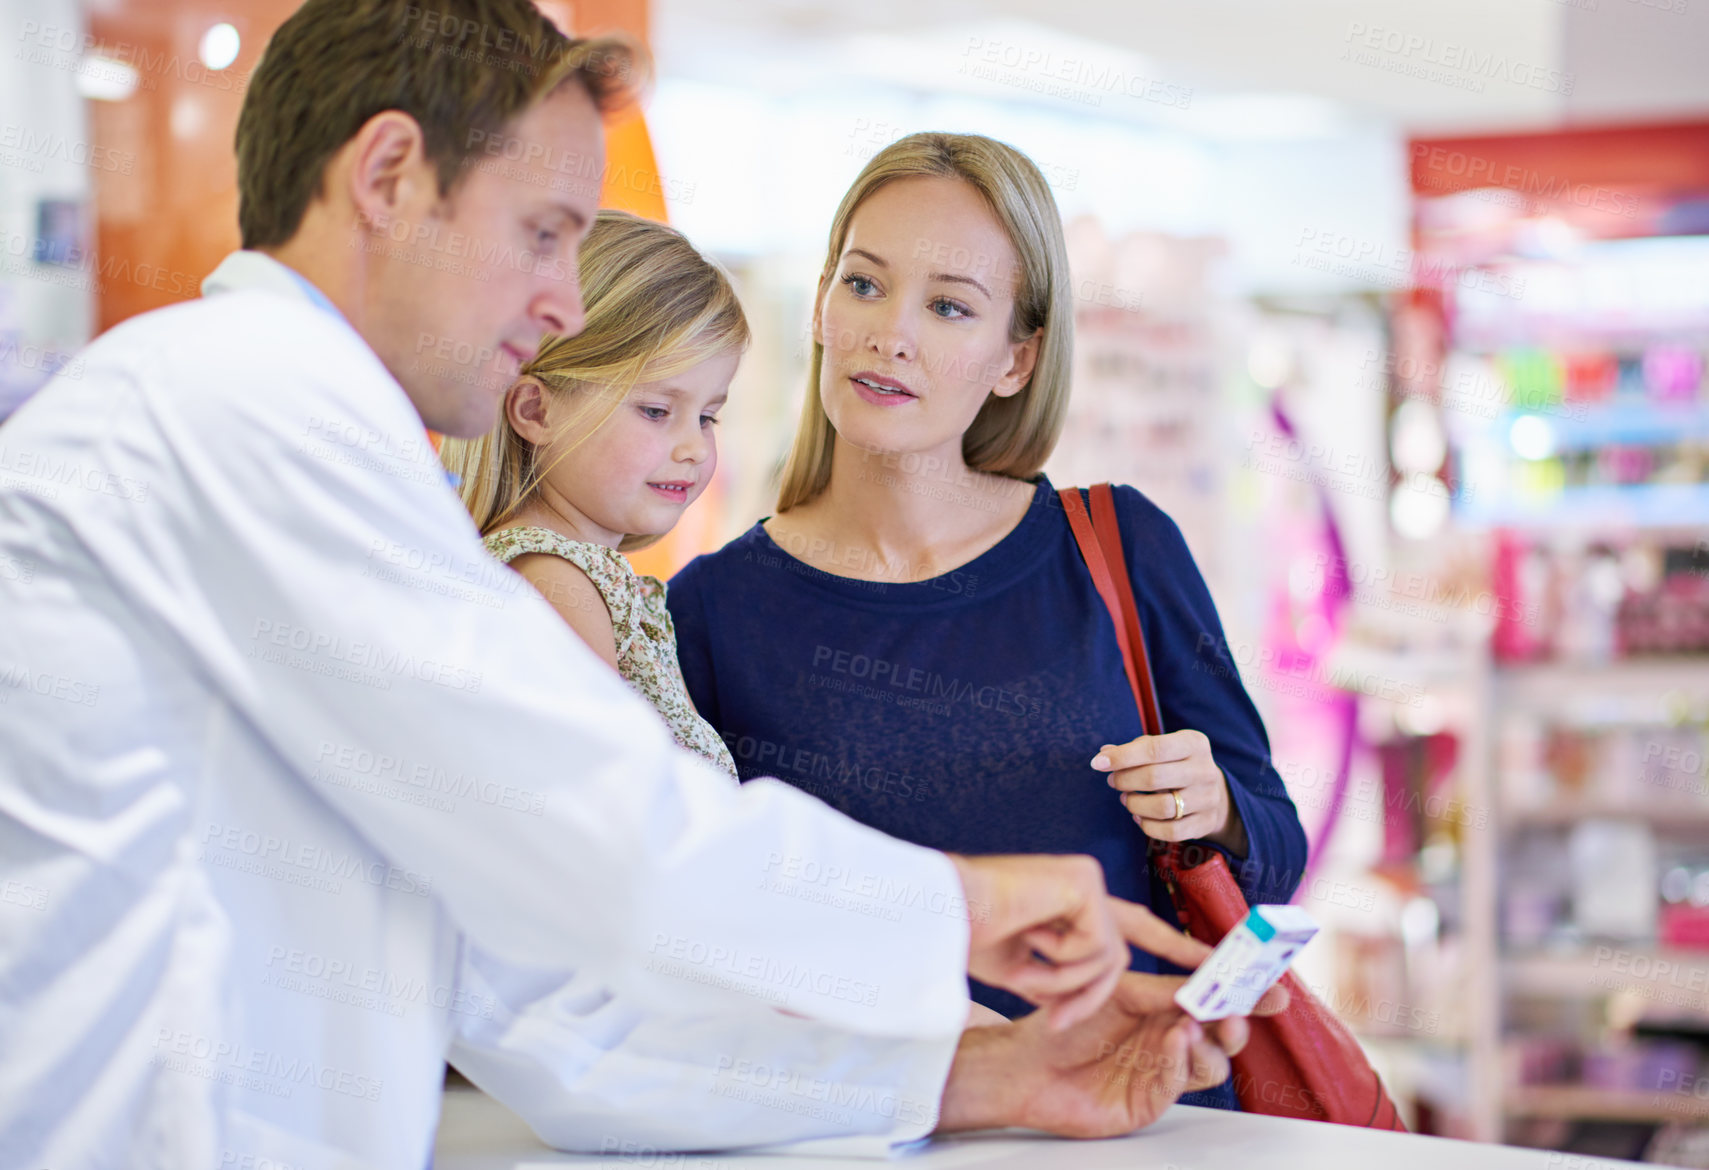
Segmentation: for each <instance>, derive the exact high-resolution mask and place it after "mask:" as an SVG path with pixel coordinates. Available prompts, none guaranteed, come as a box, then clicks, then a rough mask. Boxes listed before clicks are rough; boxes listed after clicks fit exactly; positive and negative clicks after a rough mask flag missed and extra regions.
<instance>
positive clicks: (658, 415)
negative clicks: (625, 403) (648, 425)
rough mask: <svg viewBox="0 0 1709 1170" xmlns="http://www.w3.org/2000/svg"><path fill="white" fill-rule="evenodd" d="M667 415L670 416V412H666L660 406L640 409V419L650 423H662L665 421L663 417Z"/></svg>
mask: <svg viewBox="0 0 1709 1170" xmlns="http://www.w3.org/2000/svg"><path fill="white" fill-rule="evenodd" d="M668 414H670V411H669V410H666V409H665V408H664V407H662V406H643V407H641V417H642V418H644V419H647V420H649V421H651V422H663V421H664V420H665V416H666V415H668Z"/></svg>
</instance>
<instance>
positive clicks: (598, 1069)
mask: <svg viewBox="0 0 1709 1170" xmlns="http://www.w3.org/2000/svg"><path fill="white" fill-rule="evenodd" d="M453 1010H454V1018H455V1019H456V1021H457V1031H456V1035H455V1037H454V1039H453V1042H452V1046H451V1050H450V1053H449V1057H450V1061H451V1063H452V1064H453V1065H455V1066H456V1068H457V1069H458V1070H459V1071H460V1072H462V1073H463V1074H464V1075H465V1076H467V1077H468V1078H469V1079H470V1080H471V1081H473V1082H474V1083H475V1084H476V1085H478V1086H480V1087H481V1088H482V1089H484V1090H485V1091H486V1092H487V1093H489V1094H490V1095H492V1096H493V1097H495V1098H497V1099H498V1100H499V1101H501V1102H503V1103H504V1104H505V1105H507V1106H509V1107H510V1108H511V1109H512V1110H513V1111H515V1112H516V1113H517V1114H518V1115H519V1116H520V1117H522V1119H523V1120H524V1121H526V1122H527V1123H528V1124H529V1126H530V1127H531V1128H532V1129H533V1130H534V1132H535V1133H536V1134H537V1135H539V1137H540V1140H541V1141H544V1142H545V1143H547V1144H548V1145H551V1146H555V1147H557V1148H558V1149H561V1150H573V1151H580V1152H588V1153H602V1154H607V1155H616V1156H620V1157H629V1158H635V1157H646V1156H648V1155H650V1154H654V1153H658V1152H661V1151H674V1150H728V1149H742V1148H749V1147H756V1146H777V1145H780V1144H785V1143H787V1144H789V1145H790V1146H791V1151H790V1152H795V1153H808V1152H811V1153H815V1154H832V1155H841V1156H854V1157H863V1156H864V1157H885V1156H887V1155H889V1154H890V1153H891V1152H892V1151H893V1149H894V1148H895V1147H896V1146H897V1145H899V1144H903V1143H906V1142H910V1141H914V1140H917V1139H918V1138H921V1137H924V1136H925V1135H927V1134H929V1133H930V1132H931V1131H932V1130H933V1129H934V1128H935V1127H936V1124H937V1114H938V1104H939V1102H940V1101H941V1099H942V1096H943V1086H944V1082H945V1080H946V1078H947V1077H948V1075H949V1067H950V1064H951V1062H952V1061H953V1059H954V1057H955V1052H956V1046H957V1043H958V1040H959V1036H954V1035H952V1036H942V1037H933V1038H928V1039H921V1040H914V1039H902V1038H896V1037H877V1036H861V1035H851V1034H849V1033H847V1032H843V1031H840V1030H838V1029H835V1028H832V1027H829V1026H827V1025H825V1024H823V1023H820V1022H818V1021H814V1020H807V1019H800V1018H795V1017H789V1016H784V1015H780V1014H778V1013H770V1014H768V1015H767V1016H765V1017H761V1018H755V1019H749V1020H746V1021H736V1020H733V1019H732V1018H730V1017H728V1016H716V1015H687V1016H673V1017H667V1016H661V1015H649V1014H648V1013H646V1012H644V1011H641V1010H638V1009H637V1008H636V1006H635V1005H634V1004H632V1003H629V1002H626V1000H625V999H624V998H623V997H621V996H613V995H611V994H610V993H609V992H607V991H606V990H605V989H604V988H602V987H600V986H598V985H597V984H596V983H594V982H593V981H592V980H589V979H586V978H580V977H576V976H573V975H571V976H566V975H563V974H556V973H551V972H543V971H539V970H537V969H526V968H521V967H517V966H515V965H513V964H507V963H504V962H502V961H499V960H497V959H496V958H495V957H494V956H492V955H489V954H483V953H482V952H480V951H479V950H478V949H477V948H470V949H468V950H466V951H465V953H464V961H463V963H462V969H461V972H460V974H459V997H458V1003H457V1004H455V1005H454V1007H453Z"/></svg>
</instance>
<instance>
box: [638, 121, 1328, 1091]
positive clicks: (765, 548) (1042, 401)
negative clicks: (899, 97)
mask: <svg viewBox="0 0 1709 1170" xmlns="http://www.w3.org/2000/svg"><path fill="white" fill-rule="evenodd" d="M1069 288H1070V284H1069V273H1068V265H1067V258H1066V251H1065V248H1064V245H1063V238H1062V227H1061V222H1060V219H1059V217H1058V215H1057V211H1056V206H1055V203H1054V201H1053V200H1052V198H1051V195H1050V191H1049V188H1048V187H1047V186H1046V185H1045V182H1044V179H1043V178H1042V177H1041V176H1040V174H1039V172H1038V170H1037V168H1036V167H1035V166H1034V165H1033V164H1032V163H1031V161H1030V160H1028V159H1027V158H1026V157H1025V156H1024V155H1022V154H1020V153H1019V152H1017V151H1015V150H1014V149H1012V148H1010V147H1008V146H1005V145H1003V144H1002V143H999V142H995V141H992V140H991V139H988V138H981V137H976V136H971V135H956V134H916V135H913V136H911V137H908V138H903V139H901V140H899V141H898V142H896V143H894V144H892V145H891V146H889V147H887V148H886V149H885V150H883V151H881V152H880V153H879V154H878V155H877V156H875V157H874V158H873V159H872V161H871V162H870V163H869V164H868V165H867V166H866V168H865V169H864V170H863V171H862V172H861V174H860V175H859V177H857V178H856V180H855V182H854V186H853V187H852V188H851V189H850V190H849V192H848V194H847V195H846V196H844V198H843V201H842V204H841V205H840V206H839V207H838V209H837V212H836V217H835V219H834V220H833V221H832V225H831V234H830V246H829V249H828V252H827V254H826V259H825V266H824V269H823V271H822V273H821V276H820V279H819V285H818V292H817V297H816V300H815V302H814V306H813V335H814V345H813V353H812V359H811V362H810V365H809V371H808V385H807V394H806V400H805V402H804V404H803V406H802V414H801V423H800V427H799V429H798V431H797V433H796V438H795V443H794V447H793V449H792V451H791V452H790V457H789V462H788V464H787V466H786V468H785V470H784V474H783V484H782V491H781V492H780V495H779V499H778V503H777V514H776V515H775V516H772V517H770V518H768V519H766V520H764V521H762V522H761V523H759V524H756V525H755V526H754V527H753V528H752V529H750V530H749V531H748V532H747V533H746V534H745V535H743V536H741V537H739V538H737V539H736V540H735V541H733V542H731V543H730V544H729V545H727V546H726V547H725V548H723V549H722V550H720V551H719V552H716V553H712V554H709V555H707V556H703V557H700V558H698V559H696V560H695V561H694V562H693V563H691V564H690V565H689V566H688V567H687V568H685V569H684V570H683V571H682V572H681V573H680V574H679V575H678V576H677V577H676V578H675V579H674V580H673V582H672V584H671V592H670V609H671V612H672V614H673V616H674V617H675V618H676V628H677V633H678V652H679V655H680V656H681V659H682V664H683V670H684V674H685V676H686V678H687V683H688V689H689V693H690V695H691V696H692V697H693V699H694V702H695V704H696V706H697V707H698V709H699V710H700V712H701V713H702V714H703V715H704V716H705V717H706V718H707V719H708V720H709V721H710V722H711V723H712V724H713V726H715V727H717V728H718V730H719V732H720V733H721V735H722V736H723V739H724V741H725V743H726V744H727V745H728V746H729V747H730V748H731V749H732V751H733V752H734V754H735V757H736V762H737V766H738V770H739V773H740V775H741V777H742V778H743V779H748V778H751V777H753V776H756V775H760V774H769V775H775V776H777V777H779V778H781V779H783V780H786V781H789V782H791V783H793V784H796V785H797V786H799V787H801V788H803V789H805V790H807V791H809V792H811V793H812V794H814V795H816V796H818V797H820V798H821V799H823V800H825V801H826V802H827V803H829V804H831V805H832V806H834V807H836V808H838V809H840V810H842V811H843V812H846V813H848V814H849V815H851V816H853V817H854V818H856V819H857V820H861V821H864V822H865V823H867V824H869V825H872V826H874V827H876V828H879V829H882V830H883V831H884V832H886V833H889V834H891V835H893V836H897V837H902V838H904V839H907V840H912V841H916V842H919V843H921V844H925V845H929V846H932V847H934V848H939V849H947V850H954V851H957V852H965V853H972V854H981V853H1016V852H1026V853H1031V852H1042V853H1089V854H1091V855H1093V856H1095V857H1097V858H1098V859H1099V861H1100V862H1101V863H1102V864H1103V867H1104V875H1105V880H1106V882H1107V883H1108V885H1109V889H1110V891H1111V893H1113V894H1115V895H1117V896H1119V897H1122V898H1126V899H1129V900H1131V901H1135V902H1138V903H1140V904H1142V905H1147V906H1150V907H1151V908H1152V909H1153V910H1154V911H1155V912H1156V913H1158V914H1159V915H1162V916H1164V917H1165V918H1166V919H1168V920H1170V921H1174V910H1173V907H1172V905H1171V902H1170V898H1169V895H1168V893H1167V892H1166V891H1165V890H1164V889H1162V888H1161V883H1160V882H1157V881H1154V880H1153V877H1152V874H1151V870H1150V868H1149V863H1148V844H1149V839H1157V840H1163V841H1177V840H1196V841H1203V842H1206V843H1208V844H1209V845H1211V846H1212V847H1214V848H1218V849H1221V850H1224V851H1225V852H1227V853H1228V854H1229V856H1230V859H1231V862H1232V863H1233V864H1232V868H1233V869H1234V871H1235V873H1236V875H1237V877H1239V878H1240V880H1241V884H1242V886H1243V888H1244V890H1245V893H1246V895H1247V897H1248V899H1249V900H1250V901H1252V902H1275V901H1284V902H1285V901H1287V900H1288V899H1289V897H1290V896H1291V895H1292V893H1293V889H1294V887H1295V886H1296V885H1297V884H1298V881H1299V878H1300V871H1301V869H1302V868H1303V866H1304V863H1305V853H1306V850H1305V837H1304V833H1303V832H1302V830H1301V828H1300V823H1299V818H1298V816H1297V814H1296V813H1295V810H1294V807H1293V804H1292V802H1291V801H1290V800H1289V799H1288V796H1287V793H1286V791H1285V790H1284V788H1283V786H1282V783H1281V780H1280V778H1279V777H1278V775H1277V773H1276V771H1275V769H1274V768H1273V767H1272V765H1271V762H1270V756H1269V744H1268V739H1267V737H1266V735H1265V731H1264V727H1263V724H1262V722H1261V721H1260V719H1259V717H1258V714H1257V711H1256V710H1255V709H1254V707H1253V705H1252V703H1251V701H1250V699H1249V698H1248V696H1247V695H1246V693H1245V691H1244V690H1243V688H1242V686H1241V683H1240V680H1239V675H1238V674H1237V673H1236V672H1235V671H1233V670H1232V669H1230V668H1229V663H1228V662H1227V658H1226V651H1225V648H1224V642H1223V636H1222V628H1221V624H1220V622H1219V620H1218V617H1217V613H1216V608H1215V606H1214V605H1213V604H1212V601H1211V598H1210V595H1209V593H1208V592H1207V590H1206V588H1205V585H1204V581H1203V579H1202V577H1201V576H1200V574H1199V571H1198V569H1197V567H1196V566H1195V565H1194V563H1193V559H1192V555H1191V554H1190V553H1189V552H1188V550H1187V547H1186V545H1185V543H1184V542H1183V541H1182V539H1181V535H1180V532H1179V531H1178V530H1177V528H1176V527H1175V525H1174V523H1173V522H1172V521H1170V519H1169V518H1168V517H1167V516H1165V515H1164V514H1163V513H1162V512H1161V511H1159V510H1158V509H1157V508H1156V507H1155V506H1154V505H1153V504H1151V503H1150V502H1149V501H1148V500H1146V499H1145V497H1143V496H1142V495H1141V494H1140V493H1139V492H1137V491H1135V490H1134V489H1132V488H1118V489H1117V492H1116V499H1117V508H1118V516H1119V520H1120V523H1121V528H1122V533H1123V536H1124V540H1125V545H1126V547H1127V549H1128V550H1129V553H1130V562H1131V563H1130V565H1129V572H1130V574H1131V576H1132V579H1133V581H1134V584H1135V589H1136V592H1137V595H1138V601H1139V606H1140V611H1141V616H1142V620H1143V622H1144V624H1145V633H1146V638H1147V641H1148V643H1149V645H1150V648H1151V655H1152V665H1153V669H1154V673H1155V677H1156V682H1157V688H1158V693H1159V696H1160V699H1161V702H1162V709H1163V716H1164V721H1165V724H1166V725H1167V726H1168V727H1171V728H1177V729H1180V730H1176V731H1174V732H1172V733H1171V734H1168V735H1162V736H1155V737H1143V736H1141V735H1140V726H1139V721H1138V716H1137V714H1136V712H1135V709H1134V703H1133V699H1132V697H1131V691H1130V689H1129V686H1128V682H1127V679H1126V676H1125V675H1124V673H1123V668H1122V658H1121V653H1120V650H1119V647H1118V644H1117V641H1116V635H1115V630H1114V627H1113V625H1112V624H1111V622H1110V619H1109V617H1108V615H1107V613H1106V611H1105V609H1104V606H1103V605H1102V603H1101V602H1100V601H1099V599H1098V597H1097V595H1096V593H1095V592H1094V588H1093V585H1092V581H1091V578H1090V576H1089V574H1088V572H1087V570H1086V567H1085V565H1084V563H1083V561H1082V559H1081V557H1080V554H1079V551H1078V549H1077V547H1076V545H1075V542H1074V539H1073V536H1072V534H1071V532H1070V529H1069V526H1068V523H1067V521H1066V518H1065V516H1064V515H1063V513H1062V511H1061V508H1060V505H1059V504H1058V503H1057V499H1056V494H1055V490H1054V488H1053V487H1052V486H1051V484H1050V483H1049V482H1048V480H1046V479H1045V477H1044V476H1043V474H1042V472H1041V468H1042V467H1043V465H1044V462H1045V460H1046V459H1047V458H1048V456H1049V455H1050V452H1051V449H1052V447H1053V446H1054V445H1055V443H1056V440H1057V437H1058V434H1059V432H1060V430H1061V426H1062V420H1063V415H1064V409H1065V407H1066V404H1067V399H1068V392H1069V385H1068V381H1069V366H1070V357H1071V352H1072V347H1073V335H1072V311H1073V310H1072V303H1071V299H1070V293H1069ZM1112 788H1113V789H1114V791H1111V789H1112ZM821 876H824V880H825V882H826V883H827V884H828V885H830V886H832V887H834V886H835V885H836V884H837V882H839V881H843V882H854V881H865V880H867V876H866V875H845V876H843V877H840V878H832V877H828V876H825V875H821ZM872 880H882V875H877V876H876V878H873V879H872ZM830 893H831V894H833V895H834V894H835V893H836V891H835V889H834V888H833V889H832V890H831V891H830ZM1133 968H1134V969H1135V970H1141V971H1156V970H1159V969H1168V968H1167V967H1166V966H1163V967H1161V968H1160V965H1159V962H1158V960H1157V959H1156V958H1155V957H1154V956H1152V955H1149V954H1146V953H1144V952H1141V951H1139V950H1137V949H1136V950H1134V951H1133ZM974 998H975V1000H976V1001H977V1002H979V1003H982V1004H985V1005H986V1006H988V1007H991V1008H993V1009H995V1010H996V1011H998V1012H1000V1013H1002V1014H1004V1015H1006V1016H1011V1017H1012V1016H1014V1015H1017V1014H1019V1013H1021V1012H1023V1011H1025V1010H1026V1005H1025V1004H1024V1003H1023V1002H1022V1001H1020V1000H1018V999H1017V998H1015V997H1014V996H1011V995H1009V994H1007V993H1006V992H1002V991H998V990H995V989H992V988H988V987H984V986H982V985H976V986H975V987H974ZM1184 1100H1196V1103H1199V1104H1214V1105H1220V1106H1223V1107H1225V1108H1237V1105H1236V1103H1235V1100H1234V1095H1233V1093H1232V1091H1231V1090H1230V1087H1229V1086H1228V1085H1227V1084H1224V1085H1222V1086H1220V1087H1219V1088H1218V1089H1214V1090H1210V1091H1208V1092H1206V1093H1204V1094H1198V1095H1196V1096H1195V1097H1194V1098H1184Z"/></svg>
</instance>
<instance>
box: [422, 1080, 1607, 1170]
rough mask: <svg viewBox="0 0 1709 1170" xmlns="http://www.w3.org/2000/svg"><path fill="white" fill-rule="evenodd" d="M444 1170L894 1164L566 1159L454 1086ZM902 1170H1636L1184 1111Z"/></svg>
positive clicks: (958, 1150)
mask: <svg viewBox="0 0 1709 1170" xmlns="http://www.w3.org/2000/svg"><path fill="white" fill-rule="evenodd" d="M435 1148H436V1153H435V1156H434V1162H433V1165H434V1170H528V1168H531V1167H535V1166H557V1165H584V1166H611V1167H614V1168H615V1167H621V1168H623V1170H738V1168H741V1167H748V1168H752V1170H859V1168H860V1167H862V1166H878V1167H882V1166H885V1165H890V1164H893V1163H884V1162H863V1161H858V1160H851V1159H846V1158H803V1157H792V1156H787V1155H753V1154H749V1155H738V1156H734V1157H718V1156H713V1155H708V1154H677V1153H668V1152H660V1151H649V1150H643V1151H636V1152H632V1153H630V1154H629V1155H628V1156H626V1157H619V1156H617V1155H610V1156H607V1157H604V1158H601V1157H598V1156H595V1155H576V1154H562V1153H558V1152H556V1151H554V1150H551V1149H548V1148H547V1147H546V1146H544V1145H542V1144H541V1143H540V1140H539V1139H538V1138H536V1137H535V1136H534V1134H533V1133H532V1132H531V1131H530V1130H529V1129H528V1127H527V1126H526V1125H524V1124H523V1122H522V1121H521V1119H520V1118H518V1117H517V1116H516V1115H515V1114H513V1113H511V1112H510V1110H508V1109H506V1108H505V1107H504V1106H503V1105H500V1104H499V1103H498V1102H496V1101H494V1100H493V1099H492V1098H490V1097H488V1096H486V1094H484V1093H480V1092H478V1091H474V1090H470V1089H452V1090H449V1091H447V1092H446V1094H445V1110H444V1114H443V1116H442V1117H441V1118H440V1123H439V1140H438V1142H437V1144H436V1147H435ZM894 1164H902V1165H906V1167H907V1168H908V1170H948V1168H950V1167H955V1168H957V1170H961V1168H965V1167H972V1166H999V1165H1000V1166H1003V1167H1005V1170H1023V1168H1024V1170H1101V1168H1104V1167H1109V1168H1111V1170H1114V1168H1115V1167H1122V1168H1123V1170H1133V1168H1136V1167H1156V1168H1160V1170H1161V1168H1168V1170H1254V1168H1256V1167H1288V1168H1291V1167H1302V1168H1307V1170H1341V1168H1343V1167H1345V1168H1346V1170H1373V1168H1375V1170H1443V1168H1444V1167H1451V1168H1452V1170H1486V1168H1487V1170H1614V1168H1615V1167H1624V1166H1636V1165H1637V1163H1635V1162H1618V1161H1613V1160H1611V1159H1607V1158H1592V1157H1590V1156H1588V1155H1583V1154H1560V1153H1555V1152H1553V1151H1550V1150H1523V1149H1519V1148H1517V1147H1514V1146H1496V1145H1478V1144H1475V1143H1472V1142H1457V1141H1450V1140H1448V1139H1447V1138H1435V1137H1418V1136H1414V1135H1411V1134H1395V1133H1378V1132H1375V1131H1373V1130H1368V1129H1354V1128H1352V1127H1350V1126H1345V1125H1326V1124H1323V1123H1321V1122H1312V1121H1289V1120H1285V1119H1283V1118H1279V1117H1260V1116H1258V1115H1257V1114H1252V1113H1225V1112H1223V1111H1222V1110H1220V1109H1198V1108H1195V1107H1193V1106H1190V1105H1176V1106H1175V1107H1174V1108H1172V1109H1170V1110H1169V1112H1167V1113H1165V1114H1164V1115H1163V1117H1162V1118H1161V1119H1159V1120H1158V1121H1157V1122H1156V1124H1154V1125H1151V1126H1149V1127H1148V1128H1146V1129H1143V1130H1140V1131H1139V1132H1138V1133H1136V1134H1134V1135H1132V1136H1131V1137H1125V1138H1113V1139H1110V1140H1107V1141H1098V1142H1077V1141H1066V1140H1062V1139H1057V1138H1049V1137H1038V1136H1034V1135H1030V1134H1025V1133H1021V1132H1019V1131H1005V1132H1002V1133H995V1134H986V1135H980V1136H972V1135H970V1136H964V1137H953V1138H941V1139H938V1140H936V1141H933V1142H932V1143H931V1144H930V1145H928V1146H926V1147H924V1148H923V1149H921V1150H920V1151H919V1152H917V1153H911V1154H908V1155H906V1156H904V1157H903V1158H900V1159H897V1161H896V1163H894Z"/></svg>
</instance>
